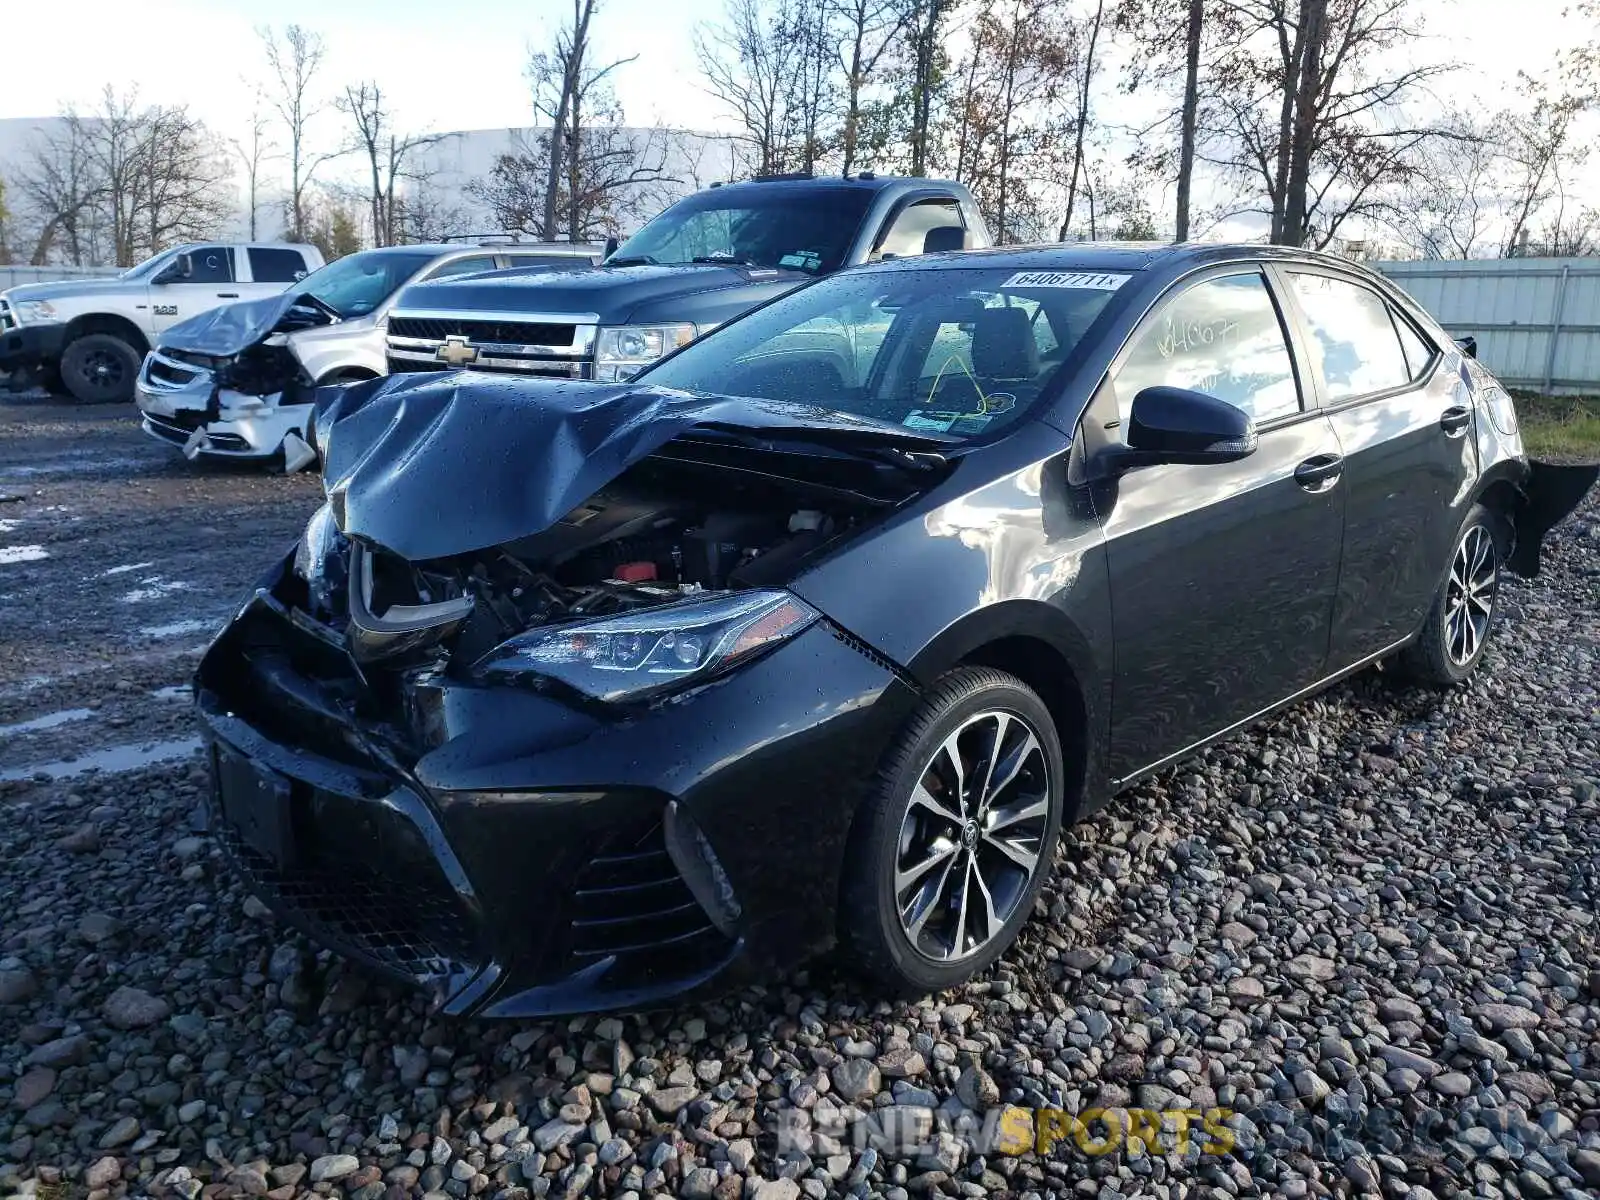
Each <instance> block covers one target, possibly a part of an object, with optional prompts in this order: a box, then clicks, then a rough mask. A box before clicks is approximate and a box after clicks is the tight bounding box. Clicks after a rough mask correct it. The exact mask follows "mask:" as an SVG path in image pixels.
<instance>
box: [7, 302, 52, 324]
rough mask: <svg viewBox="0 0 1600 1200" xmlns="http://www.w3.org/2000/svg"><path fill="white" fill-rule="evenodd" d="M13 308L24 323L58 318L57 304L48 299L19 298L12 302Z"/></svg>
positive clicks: (39, 322)
mask: <svg viewBox="0 0 1600 1200" xmlns="http://www.w3.org/2000/svg"><path fill="white" fill-rule="evenodd" d="M11 310H12V311H13V312H15V313H16V314H17V320H18V322H19V323H20V324H23V325H35V324H42V323H44V322H47V321H54V320H55V319H56V310H55V306H54V305H53V304H51V303H50V301H48V300H17V301H15V302H13V303H12V305H11Z"/></svg>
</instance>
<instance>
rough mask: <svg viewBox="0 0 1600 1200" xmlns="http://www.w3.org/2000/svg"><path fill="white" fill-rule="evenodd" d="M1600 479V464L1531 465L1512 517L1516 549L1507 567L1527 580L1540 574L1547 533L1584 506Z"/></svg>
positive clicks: (1537, 463)
mask: <svg viewBox="0 0 1600 1200" xmlns="http://www.w3.org/2000/svg"><path fill="white" fill-rule="evenodd" d="M1596 478H1600V464H1595V463H1590V464H1586V465H1579V466H1569V465H1563V464H1557V463H1544V462H1529V464H1528V478H1527V480H1526V482H1524V483H1523V485H1522V500H1521V503H1519V504H1518V505H1517V511H1516V514H1515V516H1514V518H1513V523H1514V525H1515V527H1516V533H1517V539H1516V547H1515V548H1514V549H1513V550H1512V552H1511V557H1510V559H1509V560H1508V561H1507V563H1506V565H1507V566H1508V567H1510V568H1511V570H1513V571H1515V572H1516V573H1517V574H1518V575H1521V576H1523V577H1524V578H1525V579H1532V578H1534V577H1535V576H1536V575H1538V574H1539V549H1540V547H1541V546H1543V544H1544V537H1545V534H1547V533H1549V532H1550V531H1551V530H1552V529H1554V528H1555V527H1556V526H1557V525H1558V524H1560V522H1561V520H1562V519H1563V518H1564V517H1566V516H1567V514H1568V513H1570V512H1572V510H1573V509H1575V508H1577V507H1578V505H1579V504H1580V503H1582V501H1583V498H1584V497H1585V496H1586V495H1588V493H1589V489H1590V488H1592V487H1593V486H1594V483H1595V480H1596Z"/></svg>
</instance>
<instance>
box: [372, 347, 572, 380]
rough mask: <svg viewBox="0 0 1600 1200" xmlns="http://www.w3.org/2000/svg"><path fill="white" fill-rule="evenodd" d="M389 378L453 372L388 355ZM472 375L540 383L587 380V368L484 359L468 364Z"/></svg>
mask: <svg viewBox="0 0 1600 1200" xmlns="http://www.w3.org/2000/svg"><path fill="white" fill-rule="evenodd" d="M388 358H389V374H391V375H399V374H402V373H404V372H407V371H453V370H455V369H456V368H454V367H451V366H449V365H448V364H446V363H443V362H439V361H437V360H436V359H433V358H426V357H419V358H410V357H405V356H403V355H402V354H397V353H395V352H394V351H393V350H391V351H390V352H389V356H388ZM470 366H471V368H472V369H473V370H474V371H490V372H498V373H501V374H511V375H534V376H537V377H538V378H540V379H588V378H590V370H589V364H588V363H587V362H584V361H582V360H581V359H572V358H506V357H500V356H493V357H491V356H487V355H486V356H484V357H482V358H480V359H479V360H478V361H477V362H475V363H472V364H470Z"/></svg>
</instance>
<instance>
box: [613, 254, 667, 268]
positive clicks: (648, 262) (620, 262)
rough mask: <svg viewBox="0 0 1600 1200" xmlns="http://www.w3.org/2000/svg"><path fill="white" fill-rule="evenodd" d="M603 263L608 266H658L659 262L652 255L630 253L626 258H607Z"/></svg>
mask: <svg viewBox="0 0 1600 1200" xmlns="http://www.w3.org/2000/svg"><path fill="white" fill-rule="evenodd" d="M604 265H605V266H608V267H659V266H660V265H661V264H660V263H659V262H657V261H656V259H655V257H654V256H653V255H649V254H630V255H628V257H626V258H608V259H606V261H605V264H604Z"/></svg>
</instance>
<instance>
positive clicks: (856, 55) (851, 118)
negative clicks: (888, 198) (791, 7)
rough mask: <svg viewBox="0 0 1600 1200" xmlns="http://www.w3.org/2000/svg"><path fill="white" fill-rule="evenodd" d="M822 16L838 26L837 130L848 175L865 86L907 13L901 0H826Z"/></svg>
mask: <svg viewBox="0 0 1600 1200" xmlns="http://www.w3.org/2000/svg"><path fill="white" fill-rule="evenodd" d="M825 16H826V17H829V18H832V20H833V21H836V22H837V24H838V25H839V27H840V29H841V31H842V36H841V37H840V40H839V48H838V52H837V53H838V66H839V69H840V71H841V72H842V74H843V76H844V114H843V124H842V127H841V128H840V131H839V153H840V155H841V157H842V159H843V163H842V166H841V170H842V171H843V173H844V174H846V175H848V174H850V172H851V171H852V170H853V169H854V168H855V166H856V163H857V161H858V159H859V157H860V151H861V135H862V125H863V122H864V121H865V119H866V108H867V101H866V97H867V93H868V89H869V88H870V87H871V86H872V84H873V83H874V82H875V81H876V80H877V78H878V74H879V69H880V67H881V66H882V65H883V64H884V63H885V62H886V61H887V59H888V56H889V54H890V52H891V51H892V50H893V49H894V47H895V44H896V42H897V41H898V40H899V39H900V37H901V35H902V34H903V33H904V32H905V28H906V22H907V20H908V18H909V16H910V13H909V11H908V10H907V7H906V4H905V0H827V6H826V12H825Z"/></svg>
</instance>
